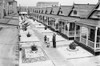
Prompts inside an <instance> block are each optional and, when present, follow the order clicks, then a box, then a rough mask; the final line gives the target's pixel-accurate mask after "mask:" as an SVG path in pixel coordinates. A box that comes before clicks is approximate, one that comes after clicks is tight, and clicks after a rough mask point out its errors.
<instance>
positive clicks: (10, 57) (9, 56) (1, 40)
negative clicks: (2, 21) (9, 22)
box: [0, 27, 18, 66]
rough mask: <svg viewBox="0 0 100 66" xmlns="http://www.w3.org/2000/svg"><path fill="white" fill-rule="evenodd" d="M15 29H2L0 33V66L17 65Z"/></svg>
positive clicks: (16, 31) (16, 32)
mask: <svg viewBox="0 0 100 66" xmlns="http://www.w3.org/2000/svg"><path fill="white" fill-rule="evenodd" d="M17 34H18V30H17V28H14V27H13V28H11V27H7V28H3V29H2V30H1V31H0V66H14V65H15V64H16V63H18V60H16V58H17V56H15V55H16V52H15V49H16V48H15V47H16V46H17V42H18V36H17Z"/></svg>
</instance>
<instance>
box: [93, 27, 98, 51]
mask: <svg viewBox="0 0 100 66" xmlns="http://www.w3.org/2000/svg"><path fill="white" fill-rule="evenodd" d="M97 30H98V27H96V30H95V43H94V50H96V43H97Z"/></svg>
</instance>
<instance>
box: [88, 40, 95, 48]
mask: <svg viewBox="0 0 100 66" xmlns="http://www.w3.org/2000/svg"><path fill="white" fill-rule="evenodd" d="M94 44H95V43H94V42H93V41H91V40H88V46H89V47H91V48H92V49H94V46H95V45H94Z"/></svg>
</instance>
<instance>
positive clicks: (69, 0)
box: [16, 0, 98, 6]
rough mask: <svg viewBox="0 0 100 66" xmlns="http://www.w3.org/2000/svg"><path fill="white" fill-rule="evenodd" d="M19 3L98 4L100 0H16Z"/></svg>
mask: <svg viewBox="0 0 100 66" xmlns="http://www.w3.org/2000/svg"><path fill="white" fill-rule="evenodd" d="M16 1H17V2H18V5H19V4H20V5H21V6H36V3H37V2H45V1H46V2H59V4H61V5H73V3H76V4H87V3H90V4H97V2H98V0H16Z"/></svg>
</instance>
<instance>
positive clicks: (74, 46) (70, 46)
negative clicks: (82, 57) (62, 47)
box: [69, 42, 76, 50]
mask: <svg viewBox="0 0 100 66" xmlns="http://www.w3.org/2000/svg"><path fill="white" fill-rule="evenodd" d="M69 48H70V49H72V50H75V49H76V44H75V43H74V42H73V43H71V44H70V45H69Z"/></svg>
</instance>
